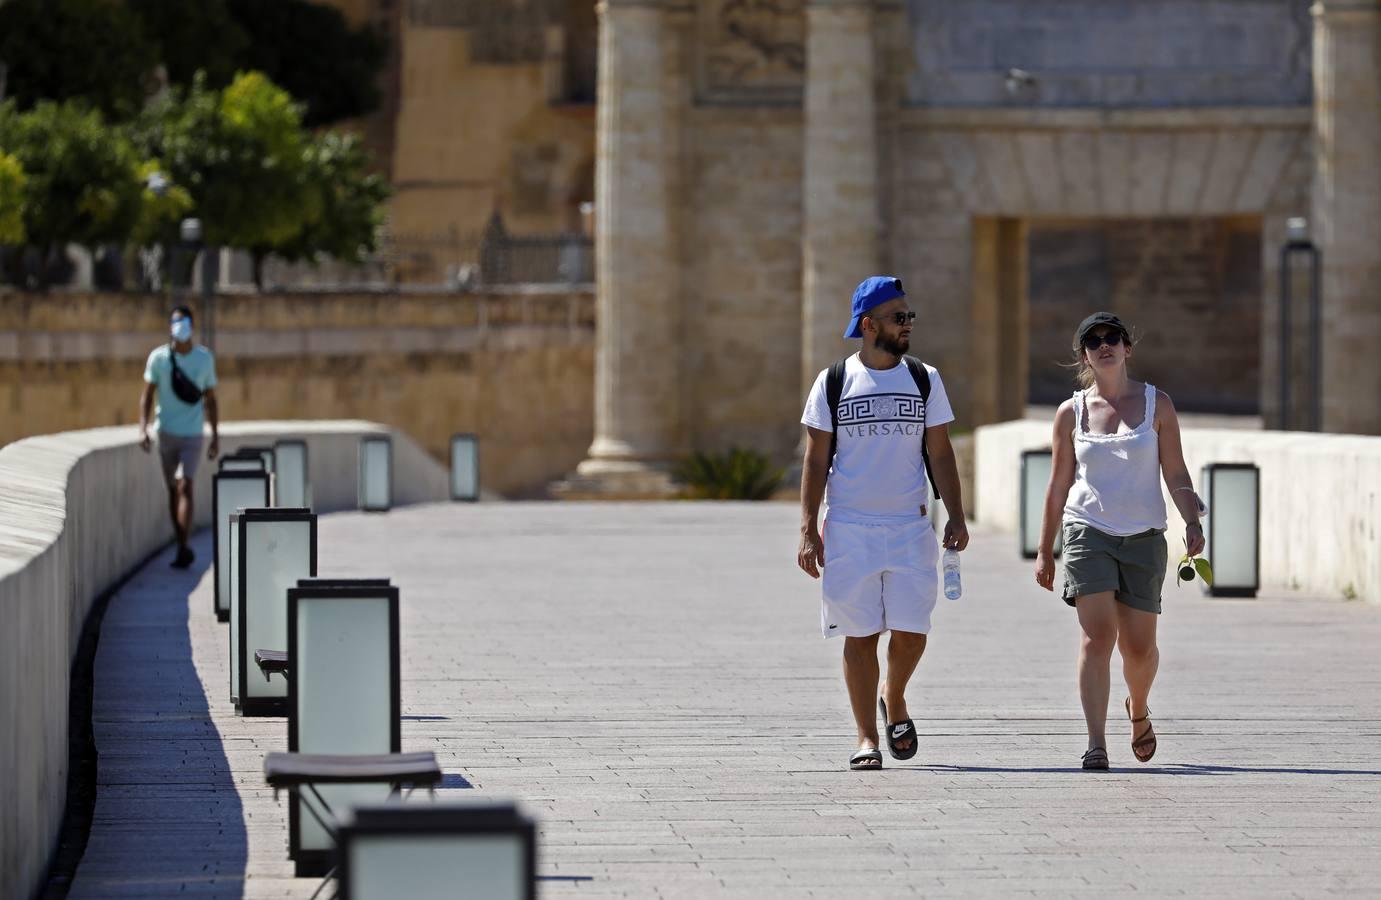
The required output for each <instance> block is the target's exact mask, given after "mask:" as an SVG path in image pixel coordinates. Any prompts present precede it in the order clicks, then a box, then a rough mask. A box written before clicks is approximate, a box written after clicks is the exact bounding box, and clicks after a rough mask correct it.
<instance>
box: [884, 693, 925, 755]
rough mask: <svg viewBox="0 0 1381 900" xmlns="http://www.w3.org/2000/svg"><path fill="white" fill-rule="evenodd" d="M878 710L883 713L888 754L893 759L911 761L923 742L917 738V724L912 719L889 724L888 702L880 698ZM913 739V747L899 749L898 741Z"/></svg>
mask: <svg viewBox="0 0 1381 900" xmlns="http://www.w3.org/2000/svg"><path fill="white" fill-rule="evenodd" d="M878 709H879V710H881V711H882V726H883V728H885V729H886V731H887V752H888V753H891V754H892V758H893V759H910V758H911V757H913V756H915V755H916V751H917V749H919V748H920V745H921V742H920V740H918V739H917V737H916V723H915V722H913V721H911V720H910V719H902V720H901V721H900V722H889V721H888V720H887V701H886V700H883V699H882V698H881V697H879V698H878ZM908 735H909V736H910V737H911V746H910V747H909V748H907V749H906V750H898V749H897V741H901V740H905V739H906V737H907V736H908Z"/></svg>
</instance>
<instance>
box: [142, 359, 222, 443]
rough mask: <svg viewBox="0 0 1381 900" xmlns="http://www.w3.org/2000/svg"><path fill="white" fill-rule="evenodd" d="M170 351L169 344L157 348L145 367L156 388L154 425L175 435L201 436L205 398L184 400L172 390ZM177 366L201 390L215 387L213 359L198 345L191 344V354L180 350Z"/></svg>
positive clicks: (159, 429) (148, 379) (150, 382)
mask: <svg viewBox="0 0 1381 900" xmlns="http://www.w3.org/2000/svg"><path fill="white" fill-rule="evenodd" d="M171 354H172V348H171V347H170V346H169V345H168V344H164V345H163V346H161V347H157V348H155V349H154V351H153V352H152V353H150V354H149V361H148V363H147V364H146V365H145V366H144V380H145V381H146V382H148V383H149V384H152V385H156V386H157V387H158V417H157V419H156V420H155V422H154V428H155V429H156V430H158V431H162V432H166V433H168V434H174V435H177V436H178V437H200V436H201V433H202V427H203V425H204V424H205V422H206V415H205V406H206V401H205V399H202V400H198V401H197V402H196V403H184V402H183V401H182V400H180V399H179V398H178V396H177V394H175V393H173V364H172V360H171V359H170V358H169V357H170V355H171ZM177 367H178V368H179V369H181V370H182V374H183V375H186V376H187V377H188V378H189V379H191V381H192V384H195V385H196V386H197V387H199V388H201V389H202V390H203V391H204V390H206V389H207V388H213V387H215V386H216V358H215V357H214V356H212V355H211V351H210V350H207V349H206V348H205V347H203V346H202V345H201V344H196V345H194V346H193V347H192V351H191V352H190V353H179V354H178V355H177Z"/></svg>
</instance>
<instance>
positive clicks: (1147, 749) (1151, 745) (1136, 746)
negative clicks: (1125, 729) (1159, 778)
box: [1122, 697, 1156, 762]
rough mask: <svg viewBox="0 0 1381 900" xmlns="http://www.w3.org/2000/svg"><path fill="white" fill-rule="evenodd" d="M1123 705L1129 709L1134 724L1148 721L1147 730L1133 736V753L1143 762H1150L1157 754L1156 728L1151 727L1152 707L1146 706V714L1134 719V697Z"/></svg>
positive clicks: (1129, 718) (1129, 716) (1129, 717)
mask: <svg viewBox="0 0 1381 900" xmlns="http://www.w3.org/2000/svg"><path fill="white" fill-rule="evenodd" d="M1122 706H1123V707H1124V708H1125V709H1126V710H1127V718H1128V720H1130V721H1131V723H1132V724H1133V725H1135V724H1137V723H1138V722H1145V723H1146V730H1145V731H1143V732H1142V733H1141V734H1139V735H1137V736H1136V737H1134V738H1132V754H1133V755H1134V756H1135V757H1136V758H1137V759H1138V760H1140V761H1141V762H1150V761H1151V757H1153V756H1155V755H1156V730H1155V729H1154V728H1152V727H1151V708H1150V707H1149V706H1148V707H1146V715H1144V716H1142V717H1141V718H1140V719H1133V718H1132V698H1131V697H1128V698H1127V699H1126V700H1125V701H1123V703H1122Z"/></svg>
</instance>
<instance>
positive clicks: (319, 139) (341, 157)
mask: <svg viewBox="0 0 1381 900" xmlns="http://www.w3.org/2000/svg"><path fill="white" fill-rule="evenodd" d="M303 159H304V163H305V171H306V182H307V184H308V186H309V189H310V190H311V191H312V192H313V193H314V194H315V200H314V202H313V203H312V205H311V208H312V209H313V210H314V211H315V212H316V215H315V216H313V217H312V218H311V219H310V220H308V221H304V223H303V226H302V228H301V229H300V230H299V231H298V233H297V234H296V235H294V236H293V237H292V238H290V239H288V240H286V241H279V242H277V243H274V244H265V245H264V246H262V247H260V248H256V249H257V254H256V255H258V256H260V257H262V256H263V255H265V254H273V255H275V256H279V257H282V258H283V259H286V260H288V261H290V262H296V261H299V260H307V261H310V262H313V263H315V262H316V260H317V259H318V258H319V257H320V256H322V255H326V256H331V257H334V258H336V259H340V260H344V261H346V262H360V261H361V260H362V259H364V257H365V256H367V255H368V254H370V253H373V252H374V251H375V250H376V249H377V247H378V235H379V227H380V226H381V225H382V224H383V219H384V206H383V204H384V201H386V200H387V199H388V197H389V194H390V193H391V192H390V190H389V187H388V185H387V184H386V183H385V181H384V179H383V178H382V177H381V176H379V175H378V174H375V173H373V172H371V171H370V165H371V159H370V157H369V153H368V151H366V150H365V148H364V146H363V144H362V143H361V142H360V138H359V137H358V136H357V135H354V134H348V133H342V132H335V131H328V132H324V133H322V134H320V135H317V136H316V137H315V138H314V139H313V140H312V142H311V143H310V144H309V145H308V147H307V150H306V153H305V154H304V156H303Z"/></svg>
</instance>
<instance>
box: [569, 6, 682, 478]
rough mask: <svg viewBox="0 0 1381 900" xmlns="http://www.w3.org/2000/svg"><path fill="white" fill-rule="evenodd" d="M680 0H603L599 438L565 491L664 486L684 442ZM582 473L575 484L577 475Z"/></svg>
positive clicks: (598, 173) (597, 210)
mask: <svg viewBox="0 0 1381 900" xmlns="http://www.w3.org/2000/svg"><path fill="white" fill-rule="evenodd" d="M683 6H684V4H679V3H676V2H670V0H668V2H663V0H604V2H602V3H601V4H600V5H599V7H598V9H599V14H600V40H599V85H598V106H597V113H596V115H597V132H596V138H595V143H596V147H595V150H596V161H595V167H596V168H595V216H596V219H595V282H596V291H597V302H596V307H597V313H596V315H597V321H596V329H597V340H596V360H595V439H594V443H593V444H592V445H591V446H590V451H589V458H588V459H586V460H585V461H584V462H582V463H581V464H580V466H579V468H578V470H577V473H578V475H577V477H576V478H575V479H572V480H571V481H570V482H568V483H567V484H568V487H570V488H572V490H568V491H566V493H567V494H568V495H577V494H593V495H604V496H642V495H656V494H659V493H664V492H667V491H669V489H670V483H669V481H668V480H667V478H666V475H665V471H666V469H667V467H668V463H669V462H670V461H671V460H672V459H673V458H674V457H675V456H676V455H677V454H678V453H679V452H680V451H681V449H682V448H681V446H680V444H681V436H682V432H683V428H682V423H681V408H680V384H679V379H680V368H679V365H678V361H679V360H680V358H681V352H680V349H679V348H680V343H681V341H683V340H684V332H683V329H682V328H681V253H680V240H681V235H680V221H679V215H678V210H679V209H680V207H681V205H682V201H681V197H680V190H681V189H680V184H681V178H680V168H681V161H682V153H681V140H682V128H683V119H684V116H685V114H686V111H687V106H688V99H689V96H688V95H689V80H688V68H689V66H688V61H687V60H686V58H685V55H686V46H685V44H686V34H687V25H688V23H689V21H690V19H689V17H688V15H687V10H686V9H685V8H683ZM577 483H578V484H577Z"/></svg>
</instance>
